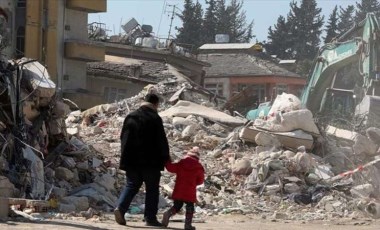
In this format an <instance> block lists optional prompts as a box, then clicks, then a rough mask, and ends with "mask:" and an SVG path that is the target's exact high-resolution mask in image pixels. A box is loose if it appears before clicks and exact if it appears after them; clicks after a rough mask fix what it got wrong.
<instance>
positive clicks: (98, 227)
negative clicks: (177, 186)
mask: <svg viewBox="0 0 380 230" xmlns="http://www.w3.org/2000/svg"><path fill="white" fill-rule="evenodd" d="M194 226H196V227H197V230H214V229H218V230H219V229H220V230H227V229H228V230H230V229H231V230H232V229H239V230H251V229H255V230H283V229H286V230H321V229H328V230H361V229H366V230H367V229H368V230H375V229H376V230H378V229H380V221H374V220H370V219H363V220H351V219H350V220H347V219H340V220H335V221H328V222H327V221H326V222H324V221H320V222H312V223H306V222H294V221H284V220H278V221H273V220H263V219H252V218H250V217H247V216H242V215H225V216H218V217H211V218H209V219H208V220H207V221H206V223H195V224H194ZM0 229H2V230H3V229H16V230H18V229H49V230H53V229H58V230H60V229H72V230H73V229H88V230H106V229H147V230H148V229H159V228H150V227H146V226H144V223H143V222H141V221H136V222H128V223H127V226H120V225H117V224H116V223H115V222H114V221H113V220H112V216H108V215H107V217H106V220H104V221H101V222H97V221H94V220H86V221H81V220H79V219H76V220H75V219H74V220H48V221H43V222H25V221H15V220H12V221H8V222H5V223H4V222H0ZM168 229H178V230H180V229H183V223H172V222H171V223H170V224H169V228H168Z"/></svg>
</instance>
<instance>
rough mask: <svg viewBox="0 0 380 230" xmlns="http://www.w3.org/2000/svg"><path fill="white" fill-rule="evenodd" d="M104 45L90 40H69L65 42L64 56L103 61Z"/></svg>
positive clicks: (80, 59)
mask: <svg viewBox="0 0 380 230" xmlns="http://www.w3.org/2000/svg"><path fill="white" fill-rule="evenodd" d="M105 51H106V50H105V47H104V45H102V44H99V43H95V42H90V41H75V40H69V41H66V42H65V58H68V59H74V60H78V61H86V62H93V61H104V56H105Z"/></svg>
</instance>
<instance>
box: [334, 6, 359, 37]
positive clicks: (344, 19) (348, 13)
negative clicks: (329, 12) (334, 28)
mask: <svg viewBox="0 0 380 230" xmlns="http://www.w3.org/2000/svg"><path fill="white" fill-rule="evenodd" d="M354 11H355V7H354V6H353V5H349V6H347V8H345V9H344V8H342V7H340V12H339V22H338V32H339V34H342V33H344V32H346V31H347V30H348V29H349V28H351V27H352V25H353V24H354Z"/></svg>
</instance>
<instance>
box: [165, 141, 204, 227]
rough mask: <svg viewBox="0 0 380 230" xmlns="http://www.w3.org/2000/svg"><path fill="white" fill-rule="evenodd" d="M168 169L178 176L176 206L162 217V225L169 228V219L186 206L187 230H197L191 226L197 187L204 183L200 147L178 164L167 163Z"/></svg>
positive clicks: (190, 152)
mask: <svg viewBox="0 0 380 230" xmlns="http://www.w3.org/2000/svg"><path fill="white" fill-rule="evenodd" d="M165 167H166V169H167V170H168V171H169V172H171V173H175V174H177V177H176V182H175V186H174V191H173V195H172V198H173V200H174V205H173V207H171V208H170V209H169V210H167V211H166V212H165V213H164V215H163V217H162V225H163V226H165V227H167V226H168V224H169V218H170V217H171V216H173V215H175V214H176V213H177V212H179V211H180V210H181V208H182V206H183V204H184V203H185V204H186V216H185V230H195V227H193V226H192V225H191V223H192V219H193V215H194V203H195V202H196V201H197V197H196V187H197V185H200V184H202V183H203V181H204V168H203V166H202V165H201V164H200V163H199V147H193V148H192V149H191V150H190V151H189V152H188V153H187V154H186V156H185V157H184V158H183V159H181V160H180V161H179V162H178V163H172V162H170V161H169V162H167V163H166V165H165Z"/></svg>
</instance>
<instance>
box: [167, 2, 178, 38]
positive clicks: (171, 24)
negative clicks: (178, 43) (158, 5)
mask: <svg viewBox="0 0 380 230" xmlns="http://www.w3.org/2000/svg"><path fill="white" fill-rule="evenodd" d="M168 6H169V7H173V10H172V12H171V13H172V16H171V18H170V26H169V33H168V40H169V39H170V34H171V31H172V26H173V20H174V14H175V9H176V8H177V5H169V4H168Z"/></svg>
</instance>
